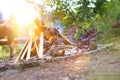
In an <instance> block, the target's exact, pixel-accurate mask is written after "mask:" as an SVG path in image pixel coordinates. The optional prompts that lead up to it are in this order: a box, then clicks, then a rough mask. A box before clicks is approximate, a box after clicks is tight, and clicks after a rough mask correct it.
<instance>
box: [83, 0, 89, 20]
mask: <svg viewBox="0 0 120 80" xmlns="http://www.w3.org/2000/svg"><path fill="white" fill-rule="evenodd" d="M83 11H84V14H85V16H86V17H87V18H89V13H88V7H87V0H83Z"/></svg>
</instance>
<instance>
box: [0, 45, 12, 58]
mask: <svg viewBox="0 0 120 80" xmlns="http://www.w3.org/2000/svg"><path fill="white" fill-rule="evenodd" d="M9 55H10V54H9V50H8V47H7V46H1V45H0V59H6V58H9Z"/></svg>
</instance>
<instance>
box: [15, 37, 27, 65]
mask: <svg viewBox="0 0 120 80" xmlns="http://www.w3.org/2000/svg"><path fill="white" fill-rule="evenodd" d="M28 42H29V39H27V40H26V42H25V44H24V46H23V48H22V50H21V51H20V53H19V55H18V57H17V58H16V60H15V62H14V63H15V64H16V63H17V61H18V60H19V59H20V56H21V55H22V53H23V51H24V50H25V48H26V46H27V45H28Z"/></svg>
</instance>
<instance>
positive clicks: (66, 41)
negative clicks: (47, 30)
mask: <svg viewBox="0 0 120 80" xmlns="http://www.w3.org/2000/svg"><path fill="white" fill-rule="evenodd" d="M58 35H59V37H61V38H63V39H64V41H63V42H64V43H65V44H69V45H74V43H73V42H71V41H70V40H68V39H67V38H66V37H65V36H64V35H63V34H61V33H59V34H58Z"/></svg>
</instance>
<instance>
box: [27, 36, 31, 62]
mask: <svg viewBox="0 0 120 80" xmlns="http://www.w3.org/2000/svg"><path fill="white" fill-rule="evenodd" d="M31 47H32V35H30V41H29V44H28V52H27V56H26V61H28V60H29V59H30V54H31Z"/></svg>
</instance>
